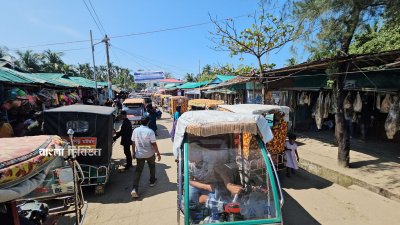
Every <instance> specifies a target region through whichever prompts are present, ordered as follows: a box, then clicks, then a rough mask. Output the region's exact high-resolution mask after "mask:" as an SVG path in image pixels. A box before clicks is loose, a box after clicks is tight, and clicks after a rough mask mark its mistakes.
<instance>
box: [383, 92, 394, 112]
mask: <svg viewBox="0 0 400 225" xmlns="http://www.w3.org/2000/svg"><path fill="white" fill-rule="evenodd" d="M391 105H392V97H390V95H389V94H386V96H385V98H384V99H383V101H382V105H381V113H388V112H389V110H390V106H391Z"/></svg>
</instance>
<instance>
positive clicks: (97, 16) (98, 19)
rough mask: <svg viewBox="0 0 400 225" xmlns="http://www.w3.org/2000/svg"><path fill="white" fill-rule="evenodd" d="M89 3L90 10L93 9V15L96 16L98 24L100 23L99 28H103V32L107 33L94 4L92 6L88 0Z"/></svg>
mask: <svg viewBox="0 0 400 225" xmlns="http://www.w3.org/2000/svg"><path fill="white" fill-rule="evenodd" d="M89 4H90V7H91V8H92V10H93V12H94V15H95V16H96V18H97V21H98V22H99V24H100V26H101V29H103V32H104V33H107V32H106V29H104V26H103V23H102V22H101V20H100V17H99V15H97V12H96V9H94V6H93V4H92V1H91V0H89Z"/></svg>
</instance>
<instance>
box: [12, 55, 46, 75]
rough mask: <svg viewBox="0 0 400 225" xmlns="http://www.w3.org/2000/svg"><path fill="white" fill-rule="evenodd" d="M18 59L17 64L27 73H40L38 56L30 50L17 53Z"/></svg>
mask: <svg viewBox="0 0 400 225" xmlns="http://www.w3.org/2000/svg"><path fill="white" fill-rule="evenodd" d="M17 54H18V56H19V59H18V64H19V66H21V67H22V69H25V70H27V71H29V72H33V73H34V72H40V64H39V62H40V55H39V54H37V53H33V52H32V50H26V51H25V52H21V51H18V52H17Z"/></svg>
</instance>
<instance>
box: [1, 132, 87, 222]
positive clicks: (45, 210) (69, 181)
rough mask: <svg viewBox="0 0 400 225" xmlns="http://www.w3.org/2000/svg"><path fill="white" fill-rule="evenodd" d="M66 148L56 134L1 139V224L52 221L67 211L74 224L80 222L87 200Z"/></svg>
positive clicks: (72, 158) (78, 169) (71, 156)
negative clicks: (73, 218)
mask: <svg viewBox="0 0 400 225" xmlns="http://www.w3.org/2000/svg"><path fill="white" fill-rule="evenodd" d="M70 147H71V146H69V145H68V143H67V142H66V141H65V140H62V139H61V138H60V137H58V136H50V135H40V136H30V137H14V138H2V141H1V143H0V149H1V150H2V151H0V174H1V176H0V208H1V209H2V210H0V221H1V222H0V223H1V224H2V225H17V224H18V225H19V224H44V222H46V224H55V223H56V222H57V221H58V220H59V219H60V217H61V216H64V215H67V214H68V215H71V214H75V215H74V217H75V224H76V225H78V224H82V223H83V220H84V217H85V214H86V210H87V202H86V201H85V200H84V198H83V194H82V190H81V187H80V181H81V178H82V174H81V170H80V166H79V163H77V162H76V160H75V152H74V151H72V150H73V148H70ZM50 203H51V204H50Z"/></svg>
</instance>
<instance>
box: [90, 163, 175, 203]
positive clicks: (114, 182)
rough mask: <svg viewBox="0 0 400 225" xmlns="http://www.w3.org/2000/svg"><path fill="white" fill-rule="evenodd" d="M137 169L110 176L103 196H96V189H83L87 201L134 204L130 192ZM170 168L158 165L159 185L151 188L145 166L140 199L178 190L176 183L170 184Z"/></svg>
mask: <svg viewBox="0 0 400 225" xmlns="http://www.w3.org/2000/svg"><path fill="white" fill-rule="evenodd" d="M135 168H136V165H134V166H133V168H131V169H130V170H128V171H125V172H118V171H114V172H113V173H112V174H111V175H110V177H111V180H110V182H109V183H107V185H106V188H105V193H104V194H102V195H95V193H94V187H85V188H83V191H84V196H85V200H87V201H88V202H89V203H94V202H96V203H101V204H120V203H129V202H132V197H131V195H130V192H131V190H132V185H133V183H132V181H133V176H134V172H135ZM170 168H171V167H170V166H167V165H165V164H162V163H156V178H157V184H156V186H155V187H149V180H150V172H149V168H148V166H147V164H146V165H145V167H144V169H143V172H142V176H141V178H140V184H139V195H140V199H143V198H148V197H151V196H156V195H159V194H163V193H165V192H169V191H176V190H177V184H176V182H170V181H169V179H168V176H167V173H166V170H167V169H170ZM140 199H139V200H140Z"/></svg>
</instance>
